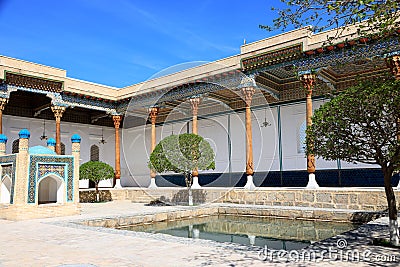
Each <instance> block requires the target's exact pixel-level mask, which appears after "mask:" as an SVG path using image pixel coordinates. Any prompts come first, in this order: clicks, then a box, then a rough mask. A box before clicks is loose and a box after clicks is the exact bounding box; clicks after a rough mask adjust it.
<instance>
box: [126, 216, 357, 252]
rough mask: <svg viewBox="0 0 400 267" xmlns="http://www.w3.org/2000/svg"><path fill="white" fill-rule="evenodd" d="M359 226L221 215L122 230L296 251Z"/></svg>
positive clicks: (130, 227) (135, 226)
mask: <svg viewBox="0 0 400 267" xmlns="http://www.w3.org/2000/svg"><path fill="white" fill-rule="evenodd" d="M356 227H357V225H355V224H351V223H335V222H318V221H303V220H290V219H278V218H268V217H254V216H252V217H250V216H232V215H218V216H207V217H197V218H192V219H187V220H179V221H164V222H157V223H153V224H149V225H134V226H129V227H125V228H122V229H124V230H132V231H139V232H148V233H163V234H169V235H173V236H179V237H188V238H195V239H198V238H200V239H208V240H214V241H218V242H231V243H237V244H242V245H252V246H260V247H264V246H268V248H272V249H284V250H292V249H302V248H304V247H306V246H308V245H309V244H310V243H311V242H314V241H319V240H323V239H326V238H329V237H332V236H335V235H338V234H340V233H343V232H346V231H349V230H352V229H354V228H356Z"/></svg>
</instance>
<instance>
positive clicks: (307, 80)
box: [299, 73, 316, 95]
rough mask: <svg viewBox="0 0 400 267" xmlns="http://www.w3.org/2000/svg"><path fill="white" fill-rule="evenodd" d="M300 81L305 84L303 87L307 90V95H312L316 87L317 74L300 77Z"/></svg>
mask: <svg viewBox="0 0 400 267" xmlns="http://www.w3.org/2000/svg"><path fill="white" fill-rule="evenodd" d="M299 79H300V81H301V82H302V83H303V87H304V88H305V89H306V90H307V95H311V94H312V89H313V88H314V86H315V80H316V77H315V74H313V73H306V74H303V75H300V77H299Z"/></svg>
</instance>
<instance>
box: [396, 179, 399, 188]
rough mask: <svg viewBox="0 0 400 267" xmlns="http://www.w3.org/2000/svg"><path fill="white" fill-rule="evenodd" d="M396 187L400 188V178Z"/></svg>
mask: <svg viewBox="0 0 400 267" xmlns="http://www.w3.org/2000/svg"><path fill="white" fill-rule="evenodd" d="M396 189H397V190H400V180H399V183H398V184H397V186H396Z"/></svg>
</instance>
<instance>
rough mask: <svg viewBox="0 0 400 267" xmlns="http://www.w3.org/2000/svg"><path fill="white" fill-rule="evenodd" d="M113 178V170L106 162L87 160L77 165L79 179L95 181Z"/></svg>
mask: <svg viewBox="0 0 400 267" xmlns="http://www.w3.org/2000/svg"><path fill="white" fill-rule="evenodd" d="M112 178H114V170H113V168H112V167H111V166H110V165H108V164H107V163H104V162H101V161H88V162H86V163H84V164H82V165H81V166H80V167H79V179H80V180H86V179H89V180H91V181H93V182H95V183H98V182H99V181H101V180H108V179H112Z"/></svg>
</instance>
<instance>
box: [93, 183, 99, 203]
mask: <svg viewBox="0 0 400 267" xmlns="http://www.w3.org/2000/svg"><path fill="white" fill-rule="evenodd" d="M94 187H95V189H96V201H97V202H100V194H99V183H98V182H97V183H95V184H94Z"/></svg>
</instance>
